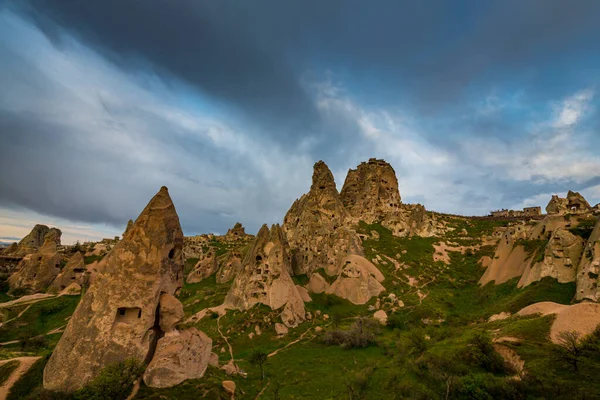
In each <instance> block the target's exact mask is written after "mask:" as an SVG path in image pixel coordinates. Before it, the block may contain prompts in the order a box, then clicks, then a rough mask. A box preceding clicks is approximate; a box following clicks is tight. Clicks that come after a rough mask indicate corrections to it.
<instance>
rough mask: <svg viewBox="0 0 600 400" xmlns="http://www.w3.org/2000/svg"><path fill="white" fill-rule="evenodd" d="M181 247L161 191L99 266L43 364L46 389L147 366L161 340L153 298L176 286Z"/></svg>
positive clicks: (166, 195)
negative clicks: (108, 370) (118, 366)
mask: <svg viewBox="0 0 600 400" xmlns="http://www.w3.org/2000/svg"><path fill="white" fill-rule="evenodd" d="M182 246H183V233H182V231H181V226H180V224H179V218H178V216H177V212H176V211H175V207H174V205H173V202H172V201H171V198H170V196H169V193H168V190H167V188H166V187H163V188H161V190H160V191H159V192H158V193H157V194H156V195H155V196H154V198H152V200H151V201H150V203H148V205H147V206H146V208H145V209H144V211H142V213H141V214H140V216H139V217H138V218H137V220H136V221H135V223H134V224H133V226H132V228H131V230H130V232H129V233H128V234H127V235H126V237H125V238H124V239H123V240H122V241H120V242H119V243H118V244H116V245H115V247H114V248H113V250H112V251H111V252H110V253H108V255H107V256H106V257H105V259H104V260H103V261H104V262H105V266H104V268H103V269H102V271H100V272H99V273H98V276H97V277H96V278H95V280H94V282H93V283H92V284H91V286H90V288H89V290H88V291H87V292H86V294H85V295H84V297H83V299H82V300H81V302H80V303H79V305H78V307H77V309H76V310H75V313H74V314H73V316H72V318H71V319H70V321H69V323H68V325H67V328H66V329H65V332H64V333H63V335H62V337H61V339H60V341H59V342H58V345H57V346H56V348H55V349H54V352H53V353H52V356H51V357H50V360H49V361H48V364H47V365H46V368H45V370H44V387H45V388H47V389H50V390H58V391H66V392H70V391H74V390H76V389H79V388H81V387H82V386H83V385H85V384H86V383H87V382H88V381H89V380H90V379H92V378H93V377H94V376H96V375H97V374H98V372H99V371H100V370H101V369H102V367H104V366H106V365H107V364H111V363H114V362H117V361H123V360H125V359H127V358H136V359H138V360H140V361H146V362H150V361H151V360H152V358H153V356H154V349H155V347H156V344H157V341H158V339H159V338H160V336H161V334H162V331H161V329H160V326H159V323H158V318H157V315H156V314H157V312H158V306H159V301H160V296H161V294H163V293H167V294H174V293H175V292H176V291H177V290H178V289H179V288H180V287H181V286H182V283H183V259H182V257H181V254H182V252H181V250H182ZM209 353H210V352H209ZM207 360H208V357H207Z"/></svg>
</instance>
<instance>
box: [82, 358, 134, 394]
mask: <svg viewBox="0 0 600 400" xmlns="http://www.w3.org/2000/svg"><path fill="white" fill-rule="evenodd" d="M144 368H145V366H144V364H143V363H142V362H140V361H138V360H136V359H133V358H130V359H127V360H125V361H121V362H117V363H114V364H110V365H107V366H106V367H104V368H103V369H102V371H101V372H100V374H99V375H98V376H97V377H95V378H94V379H92V380H91V381H90V383H88V384H87V385H86V386H85V387H84V388H82V389H80V390H78V391H77V392H75V395H74V398H75V399H76V400H116V399H125V398H126V397H127V396H128V395H129V393H131V390H132V389H133V383H134V382H135V380H136V379H138V378H139V377H140V376H141V375H142V373H143V372H144Z"/></svg>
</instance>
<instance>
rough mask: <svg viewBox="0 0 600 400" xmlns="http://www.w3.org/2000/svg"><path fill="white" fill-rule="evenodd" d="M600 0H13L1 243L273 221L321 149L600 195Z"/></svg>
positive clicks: (457, 203) (405, 178)
mask: <svg viewBox="0 0 600 400" xmlns="http://www.w3.org/2000/svg"><path fill="white" fill-rule="evenodd" d="M599 20H600V1H597V0H589V1H588V0H573V1H562V0H502V1H479V0H473V1H435V0H426V1H416V0H410V1H397V0H393V1H373V2H366V1H352V0H344V1H342V0H339V1H338V0H331V1H311V0H302V1H283V2H282V1H278V0H257V1H242V2H240V1H235V2H234V1H227V0H225V1H203V0H169V1H165V0H144V1H139V0H102V1H95V0H91V1H80V0H39V1H36V0H31V1H28V0H20V1H10V0H0V241H12V240H16V239H18V238H20V237H22V236H24V235H25V234H26V233H27V232H28V231H29V230H30V229H31V226H32V225H33V224H35V223H46V224H49V225H53V226H58V227H59V228H61V229H62V230H63V233H64V234H63V242H67V243H68V242H72V241H74V240H76V239H79V240H85V239H97V238H101V237H110V236H114V235H117V234H120V233H121V232H122V231H123V229H124V227H125V224H126V222H127V220H128V219H130V218H135V217H136V216H137V215H138V214H139V212H140V211H141V210H142V208H143V207H144V206H145V204H146V203H147V201H148V200H149V199H150V197H151V196H152V195H153V194H154V193H155V192H157V191H158V189H159V188H160V186H161V185H166V186H168V187H169V191H170V193H171V196H172V197H173V199H174V201H175V206H176V208H177V211H178V213H179V216H180V219H181V223H182V226H183V229H184V231H185V233H186V234H189V235H191V234H196V233H203V232H218V233H222V232H225V231H226V230H227V228H229V227H231V226H232V225H233V224H234V223H235V222H236V221H240V222H242V223H243V224H244V225H245V226H247V229H248V231H250V232H255V231H256V230H257V229H258V228H259V226H260V225H261V224H262V223H275V222H280V221H281V220H282V219H283V216H284V214H285V212H286V211H287V209H288V208H289V206H290V205H291V203H292V202H293V200H294V199H296V198H298V197H299V196H301V195H302V194H303V193H304V192H306V191H307V190H308V188H309V186H310V179H311V174H312V165H313V164H314V162H316V161H318V160H320V159H322V160H324V161H325V162H326V163H327V164H328V165H329V166H330V168H331V170H332V172H333V173H334V175H335V178H336V182H337V185H338V188H339V189H341V186H342V184H343V181H344V178H345V175H346V172H347V170H348V168H354V167H355V166H356V165H357V164H359V163H360V162H361V161H365V160H367V159H368V158H370V157H377V158H384V159H385V160H387V161H389V162H390V163H391V164H392V166H393V167H394V169H395V170H396V173H397V175H398V180H399V182H400V193H401V195H402V198H403V201H405V202H411V203H416V202H418V203H422V204H424V205H425V206H426V207H427V208H428V209H432V210H436V211H441V212H450V213H460V214H466V215H483V214H487V213H488V212H489V211H490V210H492V209H496V208H503V207H504V208H519V207H523V206H529V205H541V206H545V205H546V203H547V202H548V200H549V198H550V196H551V195H552V194H560V195H562V196H564V195H565V194H566V191H567V190H569V189H573V190H577V191H580V192H582V193H583V194H584V195H585V196H586V198H587V199H588V200H589V201H590V203H592V205H593V204H596V203H598V202H599V201H600V110H599V105H600V40H598V38H599V37H600V24H598V21H599Z"/></svg>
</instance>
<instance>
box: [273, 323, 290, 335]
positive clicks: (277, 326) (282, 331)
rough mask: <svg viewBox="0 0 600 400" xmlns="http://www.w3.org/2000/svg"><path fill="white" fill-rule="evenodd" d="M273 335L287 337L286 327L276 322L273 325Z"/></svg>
mask: <svg viewBox="0 0 600 400" xmlns="http://www.w3.org/2000/svg"><path fill="white" fill-rule="evenodd" d="M275 333H277V335H278V336H283V335H287V333H288V328H287V326H285V325H283V324H280V323H279V322H277V323H275Z"/></svg>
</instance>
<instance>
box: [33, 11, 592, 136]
mask: <svg viewBox="0 0 600 400" xmlns="http://www.w3.org/2000/svg"><path fill="white" fill-rule="evenodd" d="M30 7H31V8H30V14H31V15H33V16H34V17H35V18H36V20H37V21H38V23H39V25H40V26H46V28H45V30H46V31H47V32H51V33H52V34H54V35H55V30H52V29H50V28H48V26H49V24H45V23H44V22H43V21H44V20H45V18H47V17H50V18H52V19H53V20H54V21H55V22H57V23H58V24H60V25H61V26H62V27H64V28H66V29H68V30H70V31H71V32H75V33H76V34H78V35H81V36H82V37H83V38H84V39H85V40H86V41H88V42H89V43H92V44H93V45H94V46H97V47H99V48H101V49H104V50H106V52H107V53H106V54H109V55H112V56H113V57H114V56H115V55H119V56H120V57H125V58H124V59H123V58H119V59H118V61H119V62H121V63H123V64H124V65H128V63H130V62H132V61H131V57H134V56H142V57H145V58H147V59H148V60H149V61H150V62H152V63H153V64H154V65H155V66H156V67H157V68H164V69H165V70H167V71H169V72H170V73H172V74H174V75H175V76H178V77H180V78H183V79H185V80H186V81H188V82H191V83H192V84H194V85H196V86H197V87H198V88H200V89H201V90H203V91H205V92H207V93H209V94H210V95H213V96H215V97H217V98H220V99H222V100H224V101H226V102H228V103H230V104H231V105H233V106H235V107H239V109H240V110H242V111H244V112H245V113H246V115H247V116H248V117H249V118H252V119H257V120H259V121H261V122H263V123H264V125H263V126H266V127H270V128H272V129H277V135H281V136H284V137H285V136H286V133H287V134H288V135H292V134H291V133H290V132H294V133H295V134H297V135H309V134H312V133H313V132H314V131H315V130H318V128H319V126H318V122H319V117H318V113H317V112H316V110H315V109H314V107H313V105H312V102H311V101H310V99H309V98H308V96H307V94H306V93H305V91H304V89H303V88H302V87H301V84H300V74H301V73H302V72H303V71H305V70H306V69H310V68H333V69H336V67H339V68H340V69H343V70H347V71H348V73H349V74H350V75H352V76H353V77H355V78H358V79H369V80H373V79H375V80H378V81H379V83H380V84H381V85H383V87H382V88H381V90H379V91H378V92H379V93H381V94H380V95H382V96H383V93H384V92H387V93H388V94H391V93H398V90H403V93H402V95H401V97H407V101H409V102H418V103H419V104H420V105H429V106H430V107H429V108H428V110H430V111H431V110H436V112H440V110H443V107H450V106H453V105H457V104H460V103H459V102H457V101H456V96H460V95H462V94H464V93H463V91H464V89H466V88H467V87H468V86H469V85H483V86H487V85H490V84H491V83H492V82H495V81H497V80H498V79H500V80H501V79H507V78H508V77H509V76H510V77H511V78H514V79H525V80H526V83H527V84H530V85H532V86H533V89H537V90H538V91H543V92H544V93H545V95H547V93H548V91H555V92H558V93H564V90H566V89H567V88H566V87H565V86H564V82H565V80H566V79H568V78H572V76H570V75H571V73H572V72H573V71H569V67H568V66H567V67H566V69H567V71H565V70H560V71H556V73H552V71H545V70H546V68H547V65H548V64H547V63H549V62H551V61H555V62H560V59H561V58H563V57H564V58H567V57H568V58H569V62H576V61H577V60H580V59H581V56H582V55H588V54H590V52H591V51H596V52H598V51H600V42H599V41H598V40H597V34H598V28H597V26H596V25H597V22H598V19H599V18H600V2H598V1H595V0H578V1H574V2H566V1H562V0H524V1H522V0H512V1H502V2H481V1H459V2H447V1H378V2H364V1H328V2H322V1H301V2H288V1H285V2H282V1H274V0H273V1H266V0H265V1H258V2H236V3H235V4H234V3H232V2H227V1H219V2H214V1H192V0H173V1H168V2H166V1H163V0H145V1H131V0H129V1H127V0H126V1H123V0H106V1H97V2H96V1H94V2H89V1H85V2H82V1H78V0H37V1H36V0H32V1H30ZM133 65H135V63H133ZM599 66H600V59H599V57H596V58H595V59H589V57H587V60H586V68H587V69H588V70H589V69H590V68H598V67H599ZM551 73H552V75H553V76H552V77H549V76H548V74H551ZM515 74H519V75H517V76H515ZM527 76H529V78H527ZM550 78H551V79H552V82H553V84H552V86H551V87H549V86H548V85H547V80H548V79H550ZM568 90H570V87H569V88H568ZM396 95H397V94H396ZM433 106H435V107H433ZM287 139H290V138H289V137H288V138H287Z"/></svg>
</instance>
